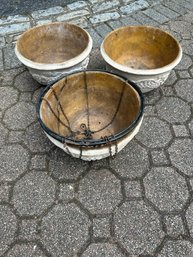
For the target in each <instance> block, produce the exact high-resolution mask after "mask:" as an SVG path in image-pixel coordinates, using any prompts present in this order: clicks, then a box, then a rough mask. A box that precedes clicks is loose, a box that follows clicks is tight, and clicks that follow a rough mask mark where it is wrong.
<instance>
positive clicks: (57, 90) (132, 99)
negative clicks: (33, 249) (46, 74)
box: [37, 71, 143, 161]
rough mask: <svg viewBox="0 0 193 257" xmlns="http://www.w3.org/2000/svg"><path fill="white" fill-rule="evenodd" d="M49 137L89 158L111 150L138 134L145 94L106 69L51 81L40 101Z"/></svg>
mask: <svg viewBox="0 0 193 257" xmlns="http://www.w3.org/2000/svg"><path fill="white" fill-rule="evenodd" d="M37 110H38V118H39V121H40V124H41V126H42V128H43V130H44V132H45V133H46V135H47V136H48V138H49V139H50V140H51V141H52V142H53V143H54V144H55V145H57V146H58V147H60V148H61V149H63V150H64V151H65V152H66V153H68V154H70V155H72V156H73V157H76V158H81V159H83V160H86V161H91V160H99V159H102V158H105V157H108V156H111V155H112V156H113V155H115V154H116V153H117V152H119V151H120V150H121V149H122V148H123V147H125V146H126V145H127V144H128V142H129V141H130V140H131V139H132V138H133V137H134V136H135V135H136V134H137V132H138V131H139V128H140V126H141V123H142V118H143V96H142V94H141V91H140V90H139V88H138V87H137V86H136V85H135V84H133V83H132V82H131V83H129V82H127V81H126V80H125V79H123V78H121V77H119V76H117V75H113V74H110V73H108V72H102V71H87V72H78V73H74V74H71V75H68V76H67V77H66V78H64V79H62V80H60V81H58V82H57V83H55V84H54V85H53V86H48V87H47V88H46V89H45V90H44V92H43V93H42V95H41V96H40V99H39V101H38V106H37Z"/></svg>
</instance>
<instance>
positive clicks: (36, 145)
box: [24, 123, 53, 153]
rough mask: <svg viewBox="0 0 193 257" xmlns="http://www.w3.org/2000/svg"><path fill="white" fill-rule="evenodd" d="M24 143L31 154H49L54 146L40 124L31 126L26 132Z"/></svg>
mask: <svg viewBox="0 0 193 257" xmlns="http://www.w3.org/2000/svg"><path fill="white" fill-rule="evenodd" d="M24 142H25V144H26V146H27V147H28V148H29V149H30V151H31V152H33V153H36V152H39V153H45V152H49V151H50V149H51V148H52V147H53V144H52V143H51V141H50V140H49V139H48V137H47V136H46V135H45V133H44V132H43V130H42V128H41V126H40V124H39V123H34V124H32V125H30V126H29V127H28V128H27V129H26V132H25V136H24Z"/></svg>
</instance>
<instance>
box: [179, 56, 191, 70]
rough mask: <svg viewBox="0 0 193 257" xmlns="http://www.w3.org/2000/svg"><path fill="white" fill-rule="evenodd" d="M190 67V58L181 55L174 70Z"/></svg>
mask: <svg viewBox="0 0 193 257" xmlns="http://www.w3.org/2000/svg"><path fill="white" fill-rule="evenodd" d="M191 65H192V59H191V58H190V56H188V55H186V54H183V55H182V59H181V61H180V63H179V64H178V65H177V66H176V70H184V69H188V68H189V67H190V66H191Z"/></svg>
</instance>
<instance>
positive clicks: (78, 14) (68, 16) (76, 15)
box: [56, 9, 90, 21]
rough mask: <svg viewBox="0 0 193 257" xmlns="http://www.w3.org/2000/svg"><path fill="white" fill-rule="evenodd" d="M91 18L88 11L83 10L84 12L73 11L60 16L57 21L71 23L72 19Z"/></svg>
mask: <svg viewBox="0 0 193 257" xmlns="http://www.w3.org/2000/svg"><path fill="white" fill-rule="evenodd" d="M87 15H88V16H89V15H90V13H89V11H88V10H87V9H82V10H77V11H72V12H67V13H64V14H63V15H60V16H58V17H57V18H56V20H57V21H69V20H72V19H77V18H80V17H82V16H87Z"/></svg>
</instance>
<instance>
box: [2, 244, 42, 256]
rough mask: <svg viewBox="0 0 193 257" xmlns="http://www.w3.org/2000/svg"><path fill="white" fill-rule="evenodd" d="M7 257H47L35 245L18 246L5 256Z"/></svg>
mask: <svg viewBox="0 0 193 257" xmlns="http://www.w3.org/2000/svg"><path fill="white" fill-rule="evenodd" d="M5 256H6V257H18V256H19V257H28V256H30V257H31V256H34V257H46V255H45V254H44V253H43V252H42V250H40V249H39V247H38V246H37V245H36V244H35V243H31V244H29V243H28V244H16V245H14V246H13V248H12V249H11V250H9V251H8V253H6V255H5Z"/></svg>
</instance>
